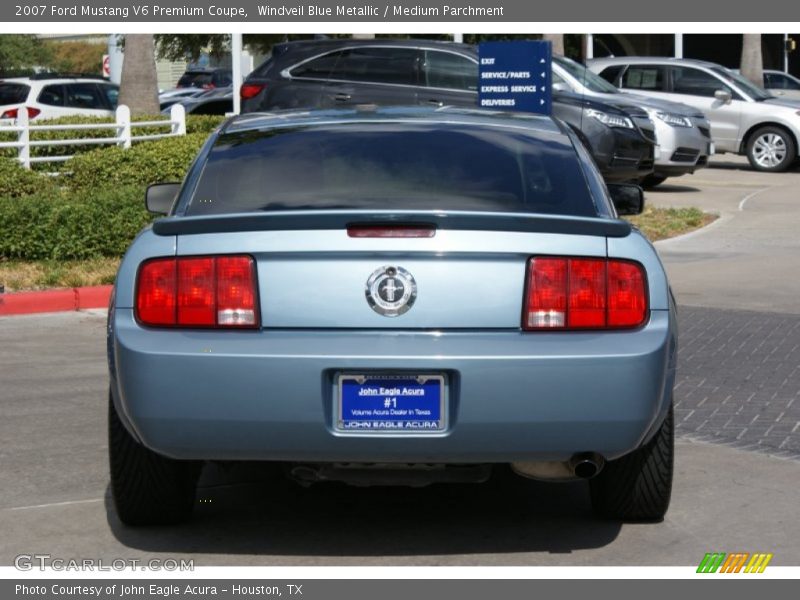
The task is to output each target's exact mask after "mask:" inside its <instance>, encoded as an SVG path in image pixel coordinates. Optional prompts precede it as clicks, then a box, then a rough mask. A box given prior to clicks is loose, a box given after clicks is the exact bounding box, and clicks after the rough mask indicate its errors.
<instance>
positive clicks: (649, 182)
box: [639, 175, 667, 189]
mask: <svg viewBox="0 0 800 600" xmlns="http://www.w3.org/2000/svg"><path fill="white" fill-rule="evenodd" d="M666 180H667V178H666V177H661V176H660V175H647V176H645V177H642V179H641V181H640V182H639V183H640V184H641V186H642V187H643V188H645V189H650V188H654V187H656V186H657V185H661V184H662V183H664V182H665V181H666Z"/></svg>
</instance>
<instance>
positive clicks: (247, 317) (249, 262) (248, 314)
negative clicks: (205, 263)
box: [217, 256, 256, 327]
mask: <svg viewBox="0 0 800 600" xmlns="http://www.w3.org/2000/svg"><path fill="white" fill-rule="evenodd" d="M254 282H255V277H254V275H253V259H252V258H250V257H249V256H225V257H220V258H218V259H217V324H219V325H220V326H224V327H253V326H255V325H256V290H255V283H254Z"/></svg>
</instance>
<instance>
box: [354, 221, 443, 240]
mask: <svg viewBox="0 0 800 600" xmlns="http://www.w3.org/2000/svg"><path fill="white" fill-rule="evenodd" d="M347 235H348V237H351V238H430V237H433V236H434V235H436V227H434V226H433V225H358V224H356V225H348V226H347Z"/></svg>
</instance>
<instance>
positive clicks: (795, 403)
mask: <svg viewBox="0 0 800 600" xmlns="http://www.w3.org/2000/svg"><path fill="white" fill-rule="evenodd" d="M715 162H716V163H717V164H719V168H710V169H706V170H704V171H701V172H699V173H698V174H696V175H693V176H688V177H683V178H680V179H676V180H674V183H671V182H670V183H669V184H668V185H665V186H664V187H663V190H658V191H653V192H649V193H648V194H647V200H648V201H649V202H652V203H653V204H657V205H662V206H667V205H670V206H682V205H694V206H700V207H702V208H704V209H707V210H712V211H716V212H718V213H719V214H720V215H721V218H720V219H719V220H718V221H717V222H716V224H714V225H712V226H711V227H709V228H707V229H705V230H703V231H702V232H698V233H695V234H690V235H688V236H684V237H681V238H676V239H674V240H670V241H666V242H663V243H659V244H657V248H658V249H659V253H660V254H661V255H662V258H663V260H664V262H665V264H666V266H667V269H668V271H669V272H670V276H671V280H672V284H673V287H674V289H675V292H676V295H677V298H678V302H679V305H680V315H679V318H680V327H681V338H680V340H681V349H680V355H679V356H680V359H679V378H678V381H677V387H676V396H675V397H676V417H677V423H678V425H677V427H678V443H677V459H676V476H675V486H674V491H673V501H672V506H671V508H670V511H669V513H668V515H667V518H666V519H665V520H664V522H662V523H657V524H620V523H615V522H605V521H598V520H596V519H595V518H594V517H593V516H592V514H591V510H590V505H589V499H588V487H587V485H586V484H585V483H584V482H578V483H570V484H542V483H537V482H533V481H528V480H523V479H520V478H516V477H512V476H510V475H509V474H508V473H506V472H503V471H501V472H498V473H497V474H496V476H495V477H494V479H493V480H492V481H491V482H489V483H488V484H486V485H479V486H474V485H468V486H464V485H449V486H448V485H440V486H432V487H429V488H424V489H418V490H415V489H393V488H378V489H361V488H349V487H346V486H336V485H330V486H313V487H311V488H309V489H302V488H298V487H296V486H293V485H290V484H289V483H288V482H286V481H285V480H283V479H282V478H280V477H276V474H275V473H272V472H270V471H268V470H267V469H265V468H261V467H258V466H250V467H245V466H239V467H230V468H220V467H214V468H209V469H207V470H206V471H205V472H204V475H203V478H202V481H201V486H200V489H199V493H198V506H197V511H196V513H197V514H196V518H195V519H194V520H193V521H192V522H190V523H187V524H185V525H181V526H176V527H166V528H143V529H130V528H127V527H124V526H122V525H121V524H120V523H119V521H118V520H117V518H116V515H115V514H114V510H113V507H112V506H111V504H110V502H109V497H108V472H107V465H106V421H105V417H106V402H107V396H106V393H107V379H106V367H105V344H104V325H105V320H104V319H105V317H104V315H103V314H102V312H91V311H90V312H88V313H61V314H54V315H38V316H26V317H8V318H2V319H0V440H2V443H0V464H1V465H2V469H0V489H2V490H3V492H2V494H0V531H1V532H2V536H0V564H3V565H6V564H12V562H13V559H14V557H15V556H16V555H18V554H23V553H24V554H33V553H45V554H50V555H51V556H54V557H61V558H104V559H106V560H111V559H114V558H138V559H141V560H144V559H147V558H150V557H160V558H166V557H170V558H194V560H195V564H197V565H226V564H228V565H248V564H253V565H322V564H325V565H445V564H448V565H692V564H697V563H699V561H700V559H702V557H703V555H704V554H705V553H706V552H710V551H723V552H732V551H749V552H753V551H760V552H772V553H774V555H775V557H774V559H773V562H772V564H774V565H798V564H800V524H798V521H797V518H796V516H797V507H798V505H800V490H798V486H797V482H798V481H799V480H800V400H799V399H798V395H800V358H798V357H800V352H798V349H800V308H798V300H797V299H798V298H800V277H797V275H798V272H800V261H799V260H798V258H800V254H798V252H797V250H798V241H797V236H796V234H794V235H793V231H794V232H797V231H800V205H798V204H800V199H799V198H797V193H796V190H797V189H798V187H800V172H797V171H796V172H792V173H788V174H776V175H772V174H769V175H767V174H760V173H753V172H752V171H749V170H746V169H743V168H742V167H743V165H742V164H741V163H740V162H739V161H738V160H729V159H727V158H723V159H715Z"/></svg>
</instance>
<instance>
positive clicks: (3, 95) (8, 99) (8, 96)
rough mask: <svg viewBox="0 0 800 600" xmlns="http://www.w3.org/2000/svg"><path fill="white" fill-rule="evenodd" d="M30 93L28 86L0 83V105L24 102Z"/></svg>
mask: <svg viewBox="0 0 800 600" xmlns="http://www.w3.org/2000/svg"><path fill="white" fill-rule="evenodd" d="M30 91H31V88H30V87H29V86H27V85H24V84H21V83H0V105H2V104H20V103H22V102H25V100H27V98H28V92H30Z"/></svg>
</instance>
